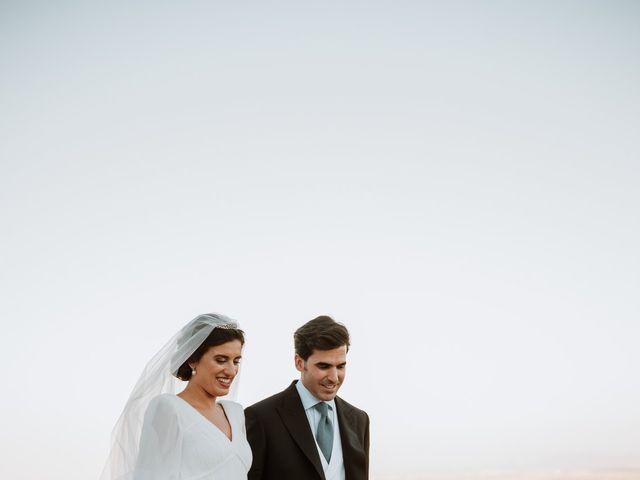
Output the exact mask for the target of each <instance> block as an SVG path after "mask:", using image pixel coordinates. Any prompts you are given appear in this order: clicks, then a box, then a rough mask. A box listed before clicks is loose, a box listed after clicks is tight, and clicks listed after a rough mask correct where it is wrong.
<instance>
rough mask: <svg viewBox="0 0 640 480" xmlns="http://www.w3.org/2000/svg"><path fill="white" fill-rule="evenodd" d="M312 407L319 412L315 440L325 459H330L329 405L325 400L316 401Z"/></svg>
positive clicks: (331, 427) (331, 430) (331, 448)
mask: <svg viewBox="0 0 640 480" xmlns="http://www.w3.org/2000/svg"><path fill="white" fill-rule="evenodd" d="M313 408H315V409H316V410H317V411H318V412H320V421H319V422H318V430H317V431H316V441H317V442H318V446H319V447H320V450H321V451H322V454H323V455H324V458H326V459H327V462H329V461H330V460H331V450H333V425H331V420H329V415H328V410H329V405H327V404H326V403H325V402H320V403H316V404H315V405H314V406H313Z"/></svg>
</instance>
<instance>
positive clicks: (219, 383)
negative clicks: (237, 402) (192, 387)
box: [190, 340, 242, 397]
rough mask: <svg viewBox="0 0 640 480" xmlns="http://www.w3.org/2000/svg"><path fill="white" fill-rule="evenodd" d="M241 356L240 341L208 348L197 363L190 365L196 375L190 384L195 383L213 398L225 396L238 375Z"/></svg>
mask: <svg viewBox="0 0 640 480" xmlns="http://www.w3.org/2000/svg"><path fill="white" fill-rule="evenodd" d="M241 356H242V344H241V343H240V340H232V341H230V342H227V343H223V344H222V345H217V346H215V347H211V348H209V350H207V351H206V352H205V353H204V355H202V358H201V359H200V360H199V361H198V362H197V363H194V364H192V365H191V366H192V368H194V367H195V369H196V374H195V375H194V376H192V377H191V380H190V382H195V383H196V384H197V385H199V386H200V387H201V388H202V389H203V390H205V391H206V392H207V393H208V394H209V395H211V396H213V397H221V396H223V395H226V394H227V393H229V388H230V387H231V382H233V379H234V377H235V376H236V375H237V374H238V367H239V365H240V358H241Z"/></svg>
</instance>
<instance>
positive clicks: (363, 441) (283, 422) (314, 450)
mask: <svg viewBox="0 0 640 480" xmlns="http://www.w3.org/2000/svg"><path fill="white" fill-rule="evenodd" d="M293 338H294V343H295V350H296V353H295V367H296V369H297V370H298V371H299V372H300V380H297V381H294V382H293V383H292V384H291V385H290V386H289V387H288V388H287V389H285V390H284V391H282V392H280V393H277V394H275V395H273V396H271V397H269V398H266V399H265V400H262V401H260V402H258V403H256V404H254V405H252V406H250V407H248V408H247V409H246V410H245V416H246V422H247V437H248V439H249V443H250V444H251V450H252V452H253V464H252V465H251V470H249V480H367V479H368V478H369V417H368V416H367V414H366V413H365V412H364V411H362V410H359V409H357V408H356V407H354V406H353V405H350V404H349V403H347V402H345V401H344V400H342V399H341V398H340V397H338V396H336V394H337V393H338V389H339V388H340V385H342V382H343V381H344V376H345V370H346V364H347V351H348V350H349V332H348V331H347V328H346V327H345V326H344V325H342V324H340V323H337V322H336V321H335V320H333V319H332V318H331V317H327V316H320V317H318V318H315V319H313V320H311V321H309V322H307V323H305V324H304V325H303V326H302V327H300V328H299V329H298V330H296V332H295V334H294V336H293Z"/></svg>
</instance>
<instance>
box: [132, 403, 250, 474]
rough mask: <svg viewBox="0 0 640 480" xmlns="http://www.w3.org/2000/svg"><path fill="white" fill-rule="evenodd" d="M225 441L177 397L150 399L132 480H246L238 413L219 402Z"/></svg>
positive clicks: (247, 457) (241, 423)
mask: <svg viewBox="0 0 640 480" xmlns="http://www.w3.org/2000/svg"><path fill="white" fill-rule="evenodd" d="M219 403H220V405H221V406H222V408H224V411H225V414H226V415H227V419H228V420H229V423H230V424H231V440H229V438H227V436H226V435H225V434H224V433H222V431H221V430H220V429H219V428H218V427H216V426H215V425H214V424H213V423H211V422H210V421H209V420H207V419H206V418H205V417H204V416H203V415H202V414H201V413H200V412H198V411H197V410H196V409H195V408H193V407H192V406H191V405H190V404H188V403H187V402H186V401H185V400H183V399H182V398H180V397H178V396H176V395H172V394H162V395H159V396H157V397H155V398H154V399H153V400H152V401H151V403H150V404H149V407H148V409H147V412H146V414H145V417H144V424H143V427H142V435H141V438H140V451H139V453H138V460H137V462H136V469H135V474H134V475H133V480H246V479H247V472H248V471H249V467H251V447H250V446H249V443H248V442H247V436H246V431H245V426H244V412H243V410H242V407H241V406H240V404H238V403H235V402H232V401H228V400H220V401H219Z"/></svg>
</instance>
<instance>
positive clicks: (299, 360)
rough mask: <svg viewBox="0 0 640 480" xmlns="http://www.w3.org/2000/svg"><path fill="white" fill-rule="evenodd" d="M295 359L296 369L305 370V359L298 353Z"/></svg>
mask: <svg viewBox="0 0 640 480" xmlns="http://www.w3.org/2000/svg"><path fill="white" fill-rule="evenodd" d="M293 360H294V363H295V365H296V370H298V371H299V372H303V371H304V360H303V359H302V357H301V356H300V355H298V354H297V353H296V355H295V357H294V359H293Z"/></svg>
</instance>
